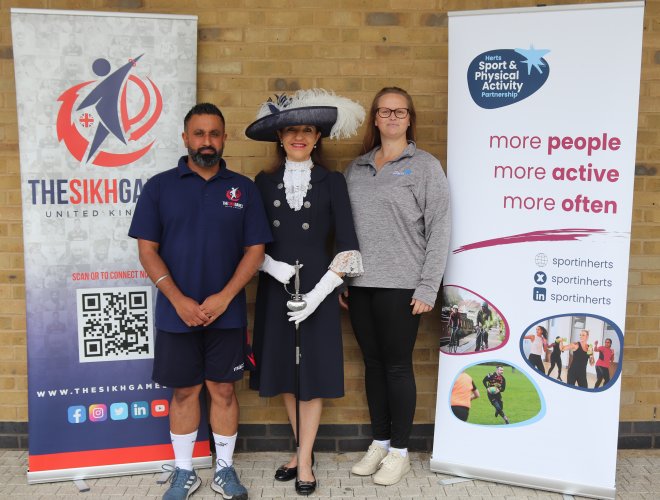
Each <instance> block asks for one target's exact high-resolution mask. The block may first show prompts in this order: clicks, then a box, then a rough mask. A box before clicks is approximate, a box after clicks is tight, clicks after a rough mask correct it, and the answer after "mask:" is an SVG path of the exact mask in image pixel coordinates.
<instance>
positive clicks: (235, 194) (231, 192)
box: [225, 187, 241, 201]
mask: <svg viewBox="0 0 660 500" xmlns="http://www.w3.org/2000/svg"><path fill="white" fill-rule="evenodd" d="M225 194H226V196H227V199H228V200H231V201H238V200H240V199H241V190H240V189H238V188H237V187H233V188H231V189H228V190H227V192H226V193H225Z"/></svg>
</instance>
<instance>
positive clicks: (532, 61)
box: [514, 45, 550, 75]
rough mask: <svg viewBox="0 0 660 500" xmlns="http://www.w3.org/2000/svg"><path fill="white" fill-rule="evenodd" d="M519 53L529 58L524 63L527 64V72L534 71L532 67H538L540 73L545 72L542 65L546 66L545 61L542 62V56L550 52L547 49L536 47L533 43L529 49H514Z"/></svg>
mask: <svg viewBox="0 0 660 500" xmlns="http://www.w3.org/2000/svg"><path fill="white" fill-rule="evenodd" d="M514 50H515V51H516V52H517V53H518V54H520V55H521V56H523V57H525V58H527V59H526V60H525V61H523V62H524V63H526V64H527V74H528V75H529V74H531V73H532V67H534V68H536V69H537V70H538V72H539V73H540V74H543V70H542V69H541V66H545V63H543V62H541V58H542V57H543V56H544V55H546V54H547V53H548V52H550V51H549V50H547V49H535V48H534V46H533V45H530V46H529V49H514Z"/></svg>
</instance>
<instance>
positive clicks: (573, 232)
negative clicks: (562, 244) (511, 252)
mask: <svg viewBox="0 0 660 500" xmlns="http://www.w3.org/2000/svg"><path fill="white" fill-rule="evenodd" d="M604 232H605V230H604V229H580V228H566V229H547V230H545V231H531V232H529V233H521V234H514V235H511V236H503V237H501V238H493V239H491V240H484V241H477V242H475V243H469V244H467V245H463V246H461V247H458V248H457V249H456V250H454V251H453V252H452V253H461V252H466V251H467V250H475V249H477V248H486V247H495V246H499V245H511V244H513V243H527V242H529V241H576V240H579V239H581V238H588V237H589V236H591V235H593V234H597V233H604Z"/></svg>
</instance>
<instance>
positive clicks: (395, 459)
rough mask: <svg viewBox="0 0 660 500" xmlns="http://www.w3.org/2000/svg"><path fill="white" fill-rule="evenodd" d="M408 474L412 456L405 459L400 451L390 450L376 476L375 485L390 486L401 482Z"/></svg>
mask: <svg viewBox="0 0 660 500" xmlns="http://www.w3.org/2000/svg"><path fill="white" fill-rule="evenodd" d="M408 472H410V455H406V456H405V457H404V456H403V455H401V453H399V452H398V451H392V450H390V452H389V453H388V454H387V456H386V457H385V458H384V459H383V461H382V462H381V463H380V469H378V472H376V474H375V475H374V483H376V484H382V485H384V486H390V485H392V484H396V483H398V482H399V481H401V478H402V477H403V476H405V475H406V474H407V473H408Z"/></svg>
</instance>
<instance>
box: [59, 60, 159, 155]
mask: <svg viewBox="0 0 660 500" xmlns="http://www.w3.org/2000/svg"><path fill="white" fill-rule="evenodd" d="M143 55H144V54H141V55H139V56H138V57H136V58H135V59H129V60H128V62H127V63H126V64H124V65H123V66H121V67H120V68H118V69H116V70H115V71H113V72H111V70H112V66H111V64H110V62H109V61H108V60H107V59H104V58H99V59H96V60H95V61H94V62H93V63H92V71H93V72H94V74H95V75H96V76H98V77H99V80H91V81H88V82H83V83H80V84H78V85H74V86H73V87H71V88H69V89H67V90H65V91H64V92H63V93H62V95H60V97H59V98H58V101H59V102H61V103H62V105H61V107H60V110H59V112H58V115H57V139H58V141H60V142H64V145H65V146H66V148H67V149H68V150H69V152H70V153H71V155H72V156H73V157H74V158H76V160H78V161H80V162H82V163H91V164H93V165H98V166H100V167H119V166H122V165H128V164H129V163H133V162H134V161H136V160H138V159H139V158H141V157H142V156H144V155H145V154H146V153H147V152H148V151H149V150H150V149H151V147H152V146H153V144H154V142H155V140H152V141H151V142H148V143H147V144H146V145H143V146H142V147H139V146H137V147H136V146H133V147H132V146H131V143H136V141H138V140H140V139H142V137H144V135H145V134H146V133H147V132H149V131H150V130H151V129H152V128H153V126H154V125H155V124H156V122H157V121H158V119H159V118H160V115H161V112H162V110H163V99H162V96H161V93H160V90H159V89H158V87H157V86H156V85H155V84H154V82H152V81H151V79H150V78H146V80H147V82H148V84H147V82H145V81H144V80H143V79H142V78H140V77H138V76H136V75H132V74H130V72H131V70H132V69H133V68H135V67H136V66H137V62H138V61H139V60H140V58H141V57H142V56H143ZM129 84H130V85H129ZM92 86H93V87H92ZM90 89H91V90H90ZM129 93H130V96H129ZM85 94H86V95H85ZM140 101H141V107H139V109H133V108H134V107H135V108H137V106H133V103H135V102H140ZM152 101H153V102H152ZM129 108H130V109H129ZM130 112H134V113H133V114H130V115H129V113H130ZM79 127H81V128H80V129H79ZM90 139H91V140H90ZM118 148H119V149H120V150H124V151H126V152H122V153H118V152H111V151H110V149H112V150H113V151H116V150H117V149H118Z"/></svg>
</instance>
